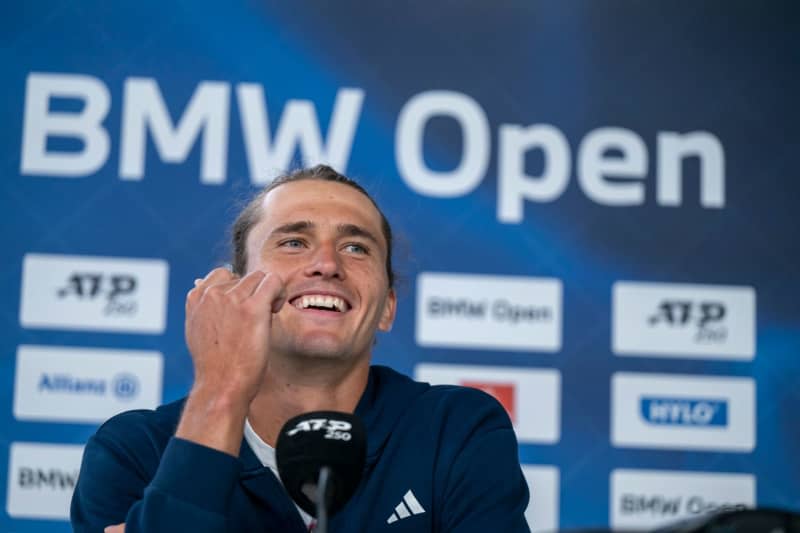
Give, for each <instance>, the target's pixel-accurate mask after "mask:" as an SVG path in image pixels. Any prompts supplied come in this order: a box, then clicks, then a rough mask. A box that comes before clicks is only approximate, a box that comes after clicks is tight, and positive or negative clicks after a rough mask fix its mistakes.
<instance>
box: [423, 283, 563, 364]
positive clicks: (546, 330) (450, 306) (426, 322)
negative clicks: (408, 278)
mask: <svg viewBox="0 0 800 533" xmlns="http://www.w3.org/2000/svg"><path fill="white" fill-rule="evenodd" d="M561 293H562V289H561V281H560V280H557V279H545V278H526V277H518V276H479V275H470V274H449V273H448V274H443V273H433V272H424V273H422V274H420V275H419V276H418V277H417V315H416V340H417V343H418V344H419V345H421V346H439V347H454V348H494V349H501V350H537V351H545V352H556V351H558V350H560V349H561Z"/></svg>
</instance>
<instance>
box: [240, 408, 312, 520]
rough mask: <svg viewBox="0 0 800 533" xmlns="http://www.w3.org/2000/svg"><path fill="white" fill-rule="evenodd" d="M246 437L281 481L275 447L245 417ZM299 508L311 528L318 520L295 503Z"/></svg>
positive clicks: (259, 458) (260, 457) (258, 455)
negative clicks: (260, 435)
mask: <svg viewBox="0 0 800 533" xmlns="http://www.w3.org/2000/svg"><path fill="white" fill-rule="evenodd" d="M244 438H245V440H246V441H247V444H249V445H250V448H251V449H252V450H253V453H255V454H256V457H258V460H259V461H261V464H262V465H264V466H268V467H269V469H270V470H272V473H273V474H275V477H276V478H278V481H280V479H281V478H280V476H279V475H278V463H277V462H276V461H275V448H273V447H272V446H270V445H269V444H267V443H266V442H264V441H263V440H261V437H259V436H258V433H256V432H255V431H254V430H253V426H251V425H250V421H249V420H247V419H246V418H245V420H244ZM295 507H297V510H298V511H299V512H300V516H301V517H302V518H303V522H305V524H306V527H308V528H309V531H311V529H310V527H311V525H312V524H315V523H316V520H315V519H314V517H313V516H311V515H310V514H308V513H307V512H305V511H304V510H302V509H301V508H300V507H298V506H297V504H295Z"/></svg>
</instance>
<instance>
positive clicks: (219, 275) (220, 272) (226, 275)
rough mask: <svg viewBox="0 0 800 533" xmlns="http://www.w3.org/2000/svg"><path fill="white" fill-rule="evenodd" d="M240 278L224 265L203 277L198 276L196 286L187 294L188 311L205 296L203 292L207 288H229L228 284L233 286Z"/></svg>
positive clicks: (195, 281)
mask: <svg viewBox="0 0 800 533" xmlns="http://www.w3.org/2000/svg"><path fill="white" fill-rule="evenodd" d="M238 280H239V276H237V275H236V274H234V273H233V272H231V271H230V270H228V269H227V268H223V267H219V268H215V269H214V270H212V271H211V272H209V273H208V274H207V275H206V277H204V278H203V279H200V278H198V279H196V280H194V288H192V289H191V290H190V291H189V292H188V294H187V295H186V311H187V312H188V311H189V308H190V307H193V306H194V305H195V303H196V302H197V301H199V300H200V299H201V298H202V297H203V294H205V292H206V290H208V289H209V288H211V287H217V288H222V289H224V290H227V289H228V288H230V287H226V286H225V285H226V284H229V285H230V286H231V287H232V286H233V285H235V284H236V282H237V281H238ZM220 286H221V287H220Z"/></svg>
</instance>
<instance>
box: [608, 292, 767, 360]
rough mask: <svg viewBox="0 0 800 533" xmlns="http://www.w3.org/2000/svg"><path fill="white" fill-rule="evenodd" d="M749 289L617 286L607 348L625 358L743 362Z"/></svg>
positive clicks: (748, 355)
mask: <svg viewBox="0 0 800 533" xmlns="http://www.w3.org/2000/svg"><path fill="white" fill-rule="evenodd" d="M755 329H756V292H755V290H753V288H752V287H741V286H730V285H687V284H678V283H643V282H633V281H619V282H617V283H615V284H614V289H613V335H612V349H613V351H614V353H615V354H616V355H622V356H628V357H641V356H644V357H649V356H658V357H678V358H703V359H731V360H738V361H749V360H751V359H753V357H754V356H755V351H756V346H755V344H756V340H755V339H756V335H755Z"/></svg>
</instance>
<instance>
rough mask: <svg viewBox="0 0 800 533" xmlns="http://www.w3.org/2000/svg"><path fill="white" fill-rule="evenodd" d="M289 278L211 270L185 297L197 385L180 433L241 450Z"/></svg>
mask: <svg viewBox="0 0 800 533" xmlns="http://www.w3.org/2000/svg"><path fill="white" fill-rule="evenodd" d="M284 285H285V284H284V281H283V280H282V279H281V278H280V277H279V276H277V275H276V274H271V273H264V272H261V271H254V272H250V273H249V274H247V275H246V276H244V277H243V278H239V277H238V276H236V275H235V274H233V273H231V272H230V271H228V270H227V269H224V268H217V269H215V270H212V271H211V272H210V273H209V274H208V275H207V276H206V277H205V278H204V279H202V280H199V281H198V282H197V283H196V286H195V287H194V288H193V289H192V290H191V291H189V294H188V295H187V297H186V343H187V345H188V347H189V351H190V352H191V355H192V359H193V362H194V371H195V378H194V385H193V387H192V392H191V393H190V394H189V398H188V400H187V402H186V406H185V408H184V412H183V415H182V417H181V421H180V423H179V425H178V430H177V431H176V433H175V435H176V436H177V437H181V438H184V439H187V440H191V441H194V442H197V443H199V444H203V445H205V446H209V447H212V448H215V449H218V450H221V451H224V452H226V453H230V454H231V455H234V456H236V455H238V453H239V446H240V444H241V438H242V427H243V425H244V418H245V417H246V415H247V409H248V406H249V404H250V401H251V400H252V398H253V397H254V396H255V394H256V393H257V392H258V388H259V386H260V384H261V382H262V380H263V376H264V371H265V370H266V367H267V360H268V345H269V335H270V330H271V325H272V313H276V312H278V311H279V310H280V308H281V307H282V306H283V304H284V303H285V299H286V294H285V287H284Z"/></svg>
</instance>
